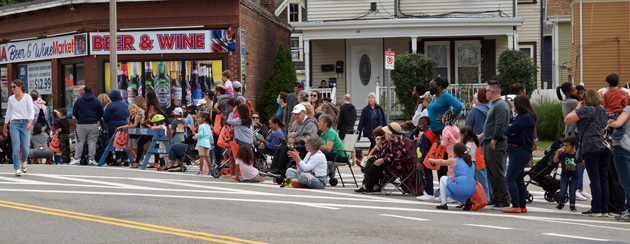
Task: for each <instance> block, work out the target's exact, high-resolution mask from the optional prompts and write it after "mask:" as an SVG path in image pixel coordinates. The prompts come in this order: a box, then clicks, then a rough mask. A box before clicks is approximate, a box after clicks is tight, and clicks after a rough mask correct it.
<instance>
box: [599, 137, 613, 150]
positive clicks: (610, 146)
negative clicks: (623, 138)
mask: <svg viewBox="0 0 630 244" xmlns="http://www.w3.org/2000/svg"><path fill="white" fill-rule="evenodd" d="M602 144H604V146H605V147H606V148H608V150H610V151H614V150H613V148H612V145H611V143H610V140H609V139H606V140H604V141H603V142H602Z"/></svg>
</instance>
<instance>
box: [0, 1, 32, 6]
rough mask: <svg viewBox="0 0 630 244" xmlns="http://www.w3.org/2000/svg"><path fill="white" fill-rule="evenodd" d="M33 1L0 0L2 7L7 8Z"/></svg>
mask: <svg viewBox="0 0 630 244" xmlns="http://www.w3.org/2000/svg"><path fill="white" fill-rule="evenodd" d="M30 1H33V0H0V6H7V5H11V4H16V3H25V2H30Z"/></svg>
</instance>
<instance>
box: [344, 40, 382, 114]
mask: <svg viewBox="0 0 630 244" xmlns="http://www.w3.org/2000/svg"><path fill="white" fill-rule="evenodd" d="M380 40H381V42H382V39H380ZM360 43H364V42H363V41H362V42H360ZM349 46H350V47H349V55H348V57H349V60H348V61H349V64H348V66H347V67H349V71H348V76H349V77H348V80H347V84H348V93H349V94H350V95H351V96H352V103H353V104H354V106H356V108H357V110H358V111H361V109H363V107H365V106H366V105H367V95H368V94H369V93H370V92H376V83H377V81H378V82H379V83H382V77H383V60H382V59H383V55H384V54H383V53H382V52H381V50H382V49H383V46H382V44H350V45H349ZM382 85H383V84H380V86H382ZM377 102H378V101H377Z"/></svg>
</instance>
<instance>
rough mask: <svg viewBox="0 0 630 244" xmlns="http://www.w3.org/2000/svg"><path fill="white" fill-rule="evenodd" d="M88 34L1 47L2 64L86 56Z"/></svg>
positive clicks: (0, 58)
mask: <svg viewBox="0 0 630 244" xmlns="http://www.w3.org/2000/svg"><path fill="white" fill-rule="evenodd" d="M86 36H87V35H86V34H78V35H70V36H61V37H53V38H44V39H38V40H33V41H24V42H14V43H7V44H4V45H0V64H2V63H15V62H24V61H33V60H44V59H54V58H64V57H76V56H83V55H86V54H87V52H86V50H87V42H86V39H85V38H86Z"/></svg>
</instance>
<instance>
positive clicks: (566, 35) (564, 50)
mask: <svg viewBox="0 0 630 244" xmlns="http://www.w3.org/2000/svg"><path fill="white" fill-rule="evenodd" d="M558 26H559V29H558V35H559V37H558V40H559V43H558V47H559V48H558V49H559V54H558V56H559V58H558V65H559V66H560V68H559V71H558V73H559V75H560V80H559V84H562V83H564V82H568V81H569V70H568V69H567V68H566V66H564V68H563V64H564V63H567V65H569V63H571V62H572V60H571V23H570V22H561V23H560V24H559V25H558ZM554 65H555V63H554ZM554 67H555V66H554ZM555 72H556V71H555V69H554V75H555Z"/></svg>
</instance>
